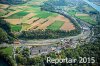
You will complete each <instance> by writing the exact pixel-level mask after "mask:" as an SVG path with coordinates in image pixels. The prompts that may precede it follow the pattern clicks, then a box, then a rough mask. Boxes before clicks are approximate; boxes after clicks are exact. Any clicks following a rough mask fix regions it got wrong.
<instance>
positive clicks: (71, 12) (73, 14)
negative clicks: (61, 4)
mask: <svg viewBox="0 0 100 66" xmlns="http://www.w3.org/2000/svg"><path fill="white" fill-rule="evenodd" d="M68 14H69V15H71V16H75V14H76V11H75V10H69V11H68Z"/></svg>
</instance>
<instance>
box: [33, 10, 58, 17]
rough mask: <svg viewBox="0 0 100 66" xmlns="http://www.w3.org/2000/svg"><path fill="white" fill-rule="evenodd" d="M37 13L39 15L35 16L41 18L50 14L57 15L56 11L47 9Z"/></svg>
mask: <svg viewBox="0 0 100 66" xmlns="http://www.w3.org/2000/svg"><path fill="white" fill-rule="evenodd" d="M36 13H37V15H36V16H34V17H39V18H47V17H49V16H53V17H55V16H57V14H56V13H52V12H47V11H38V12H36Z"/></svg>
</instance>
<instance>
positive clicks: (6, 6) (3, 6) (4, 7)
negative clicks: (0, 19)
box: [0, 4, 9, 9]
mask: <svg viewBox="0 0 100 66" xmlns="http://www.w3.org/2000/svg"><path fill="white" fill-rule="evenodd" d="M0 6H1V7H0V8H3V9H6V8H8V7H9V5H6V4H0Z"/></svg>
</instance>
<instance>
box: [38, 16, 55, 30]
mask: <svg viewBox="0 0 100 66" xmlns="http://www.w3.org/2000/svg"><path fill="white" fill-rule="evenodd" d="M53 22H55V19H54V18H51V19H50V20H48V21H47V22H45V23H44V24H42V25H41V26H39V27H38V28H37V29H42V30H45V29H47V27H48V26H49V25H51V24H52V23H53Z"/></svg>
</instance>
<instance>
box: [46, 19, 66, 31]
mask: <svg viewBox="0 0 100 66" xmlns="http://www.w3.org/2000/svg"><path fill="white" fill-rule="evenodd" d="M63 24H64V22H63V21H55V22H54V23H53V24H51V25H50V26H48V27H47V29H50V30H59V29H60V28H61V26H62V25H63Z"/></svg>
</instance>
